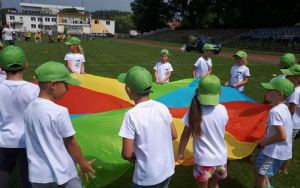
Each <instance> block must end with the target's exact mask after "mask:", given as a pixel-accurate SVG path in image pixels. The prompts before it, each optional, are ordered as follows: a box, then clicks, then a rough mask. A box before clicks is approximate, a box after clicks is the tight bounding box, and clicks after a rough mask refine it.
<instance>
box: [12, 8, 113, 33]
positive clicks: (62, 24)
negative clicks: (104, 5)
mask: <svg viewBox="0 0 300 188" xmlns="http://www.w3.org/2000/svg"><path fill="white" fill-rule="evenodd" d="M20 5H21V8H22V11H21V12H19V11H12V10H11V11H9V12H8V13H7V14H6V22H7V23H8V24H10V26H11V27H12V28H14V29H16V30H18V31H30V32H38V31H46V30H47V29H50V28H51V30H53V31H57V32H65V33H73V34H81V33H86V34H89V33H111V34H115V20H108V19H93V20H92V16H91V14H85V13H84V7H71V6H61V5H45V4H34V3H22V2H21V3H20ZM67 8H76V9H77V10H78V11H79V13H65V12H59V11H62V10H63V9H67Z"/></svg>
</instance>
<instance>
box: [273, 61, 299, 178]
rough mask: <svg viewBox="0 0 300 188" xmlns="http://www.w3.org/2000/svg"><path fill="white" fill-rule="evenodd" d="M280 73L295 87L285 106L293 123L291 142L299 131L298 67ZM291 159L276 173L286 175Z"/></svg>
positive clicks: (294, 66) (282, 70)
mask: <svg viewBox="0 0 300 188" xmlns="http://www.w3.org/2000/svg"><path fill="white" fill-rule="evenodd" d="M280 71H281V72H282V73H283V74H284V75H286V76H285V77H286V78H287V79H288V80H290V81H291V82H292V83H293V84H294V86H295V92H294V93H293V94H291V96H289V97H288V99H287V103H288V104H287V106H288V108H289V110H290V113H291V115H292V122H293V135H292V141H293V142H294V138H295V137H296V135H297V133H298V132H299V130H300V65H297V64H296V65H293V66H291V67H290V68H289V69H280ZM290 161H291V159H289V160H286V161H285V162H284V163H283V165H282V166H281V167H280V169H279V170H278V172H281V173H285V174H287V173H288V171H287V170H288V166H289V163H290Z"/></svg>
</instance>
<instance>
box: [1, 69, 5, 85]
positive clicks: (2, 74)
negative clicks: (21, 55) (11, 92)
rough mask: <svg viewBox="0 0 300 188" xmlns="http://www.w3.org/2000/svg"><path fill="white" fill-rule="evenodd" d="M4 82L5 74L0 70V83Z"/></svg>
mask: <svg viewBox="0 0 300 188" xmlns="http://www.w3.org/2000/svg"><path fill="white" fill-rule="evenodd" d="M3 80H6V72H5V71H3V70H1V68H0V82H1V81H3Z"/></svg>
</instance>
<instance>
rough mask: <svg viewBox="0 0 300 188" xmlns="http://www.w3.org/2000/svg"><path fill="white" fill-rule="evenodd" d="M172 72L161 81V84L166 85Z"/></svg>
mask: <svg viewBox="0 0 300 188" xmlns="http://www.w3.org/2000/svg"><path fill="white" fill-rule="evenodd" d="M171 73H172V72H171V71H170V72H169V73H168V74H167V75H166V77H165V78H164V79H163V80H162V81H161V84H164V83H165V82H166V81H167V80H168V79H169V78H170V76H171Z"/></svg>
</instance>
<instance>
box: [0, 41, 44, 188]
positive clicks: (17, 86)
mask: <svg viewBox="0 0 300 188" xmlns="http://www.w3.org/2000/svg"><path fill="white" fill-rule="evenodd" d="M0 66H1V69H3V70H5V72H6V74H7V78H6V80H4V81H2V82H0V91H1V92H0V93H1V94H0V104H1V105H0V150H1V152H0V153H1V161H0V187H7V183H8V180H9V178H10V175H11V173H12V171H13V169H14V168H15V167H16V164H17V161H18V165H19V168H20V172H21V180H22V186H23V187H31V184H30V182H29V180H28V163H27V156H26V149H25V137H24V134H25V124H24V121H23V115H24V112H25V110H26V108H27V106H28V105H29V103H30V102H31V101H32V100H33V99H34V98H36V97H37V96H38V94H39V87H38V86H37V85H35V84H32V83H29V82H26V81H24V80H23V75H24V72H25V71H26V69H27V67H28V63H27V60H26V57H25V54H24V52H23V50H22V49H21V48H18V47H15V46H8V47H6V48H4V49H3V50H2V52H1V55H0Z"/></svg>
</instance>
